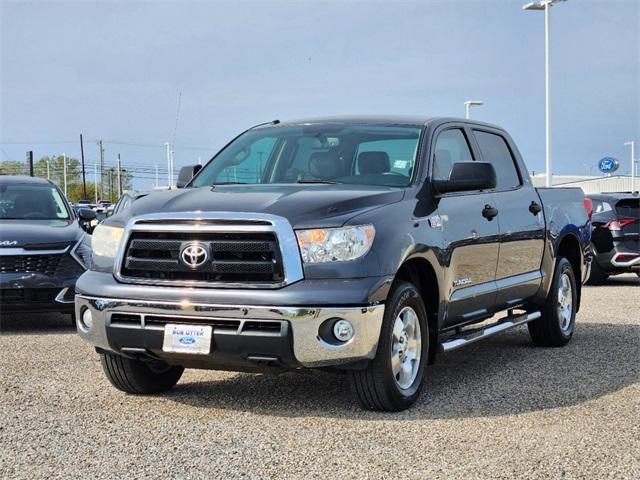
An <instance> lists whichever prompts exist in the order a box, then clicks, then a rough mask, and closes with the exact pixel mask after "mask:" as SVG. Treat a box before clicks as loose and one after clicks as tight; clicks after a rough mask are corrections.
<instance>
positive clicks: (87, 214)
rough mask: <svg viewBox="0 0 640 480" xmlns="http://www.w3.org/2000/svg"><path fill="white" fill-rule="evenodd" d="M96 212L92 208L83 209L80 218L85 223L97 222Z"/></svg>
mask: <svg viewBox="0 0 640 480" xmlns="http://www.w3.org/2000/svg"><path fill="white" fill-rule="evenodd" d="M96 216H97V215H96V212H95V211H94V210H91V209H90V208H81V209H79V210H78V218H79V219H80V220H82V221H83V222H90V221H91V220H95V218H96Z"/></svg>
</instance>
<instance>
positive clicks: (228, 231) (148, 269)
mask: <svg viewBox="0 0 640 480" xmlns="http://www.w3.org/2000/svg"><path fill="white" fill-rule="evenodd" d="M192 245H197V246H198V247H202V248H204V249H205V251H206V256H205V260H203V261H202V263H198V264H197V265H195V264H191V263H189V262H188V261H186V260H185V256H184V252H185V250H186V249H187V248H188V247H189V246H192ZM115 276H116V278H117V279H118V280H120V281H122V282H127V283H143V284H150V285H183V286H200V287H218V288H278V287H282V286H284V285H286V284H289V283H293V282H295V281H297V280H300V279H302V278H303V274H302V262H301V259H300V252H299V250H298V246H297V241H296V237H295V234H294V232H293V229H292V228H291V226H290V224H289V222H288V221H287V220H286V219H284V218H282V217H277V216H274V215H259V216H256V215H255V214H248V213H228V212H220V213H207V214H203V213H184V214H152V215H144V216H140V217H136V218H134V219H133V220H131V221H130V222H129V223H128V224H127V226H126V228H125V234H124V239H123V242H122V244H121V247H120V251H119V253H118V261H117V263H116V268H115Z"/></svg>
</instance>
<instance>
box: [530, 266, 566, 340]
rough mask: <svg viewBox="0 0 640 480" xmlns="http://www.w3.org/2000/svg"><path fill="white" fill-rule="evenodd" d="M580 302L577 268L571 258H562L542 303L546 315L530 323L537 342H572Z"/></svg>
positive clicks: (532, 335) (531, 333) (532, 337)
mask: <svg viewBox="0 0 640 480" xmlns="http://www.w3.org/2000/svg"><path fill="white" fill-rule="evenodd" d="M577 304H578V289H577V287H576V277H575V273H574V271H573V267H572V266H571V263H569V260H567V259H566V258H564V257H559V258H558V259H557V261H556V268H555V271H554V273H553V281H552V283H551V290H550V291H549V294H548V295H547V298H546V300H545V301H544V303H543V304H542V309H541V310H542V317H540V318H539V319H537V320H534V321H533V322H529V323H528V324H527V326H528V327H529V335H531V339H532V340H533V343H535V344H536V345H540V346H543V347H563V346H565V345H566V344H567V343H569V340H571V337H572V336H573V331H574V328H575V322H576V306H577Z"/></svg>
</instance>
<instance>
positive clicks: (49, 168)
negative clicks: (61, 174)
mask: <svg viewBox="0 0 640 480" xmlns="http://www.w3.org/2000/svg"><path fill="white" fill-rule="evenodd" d="M50 171H51V159H50V158H47V180H51V173H50Z"/></svg>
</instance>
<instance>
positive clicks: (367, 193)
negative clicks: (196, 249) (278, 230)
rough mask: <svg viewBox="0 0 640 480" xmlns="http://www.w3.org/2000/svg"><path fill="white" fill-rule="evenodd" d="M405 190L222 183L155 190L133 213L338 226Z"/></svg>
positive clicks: (399, 196)
mask: <svg viewBox="0 0 640 480" xmlns="http://www.w3.org/2000/svg"><path fill="white" fill-rule="evenodd" d="M403 196H404V191H403V190H400V189H398V188H391V187H380V186H369V185H344V184H338V185H327V184H305V185H276V184H273V185H221V186H216V187H215V188H211V187H200V188H186V189H182V190H171V191H164V192H155V193H152V194H150V195H148V196H146V197H144V198H141V199H140V200H138V201H136V202H134V203H133V205H132V206H131V212H130V215H131V216H138V215H143V214H147V213H159V212H196V211H209V212H216V211H218V212H249V213H251V212H255V213H269V214H272V215H279V216H282V217H285V218H287V219H288V220H289V222H290V223H291V225H292V226H293V227H294V228H309V227H336V226H340V225H343V224H344V223H345V222H347V221H348V220H349V219H350V218H352V217H353V216H355V215H358V214H360V213H363V212H365V211H367V210H369V209H372V208H376V207H379V206H382V205H388V204H391V203H395V202H399V201H400V200H402V197H403ZM114 220H115V218H114ZM123 220H126V219H123ZM109 223H111V222H109Z"/></svg>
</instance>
